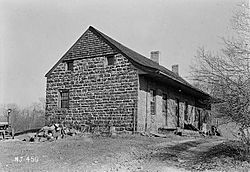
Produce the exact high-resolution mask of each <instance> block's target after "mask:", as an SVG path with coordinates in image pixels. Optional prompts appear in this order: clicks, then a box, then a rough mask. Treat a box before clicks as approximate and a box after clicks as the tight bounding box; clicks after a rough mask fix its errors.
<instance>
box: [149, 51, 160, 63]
mask: <svg viewBox="0 0 250 172" xmlns="http://www.w3.org/2000/svg"><path fill="white" fill-rule="evenodd" d="M150 59H151V60H153V61H154V62H156V63H158V64H159V60H160V51H151V53H150Z"/></svg>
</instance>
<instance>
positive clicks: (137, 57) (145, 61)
mask: <svg viewBox="0 0 250 172" xmlns="http://www.w3.org/2000/svg"><path fill="white" fill-rule="evenodd" d="M89 29H90V30H91V31H92V32H94V33H96V34H97V35H98V36H100V37H101V38H103V39H104V40H105V41H106V43H108V44H109V45H111V46H113V47H114V48H116V49H117V50H118V51H120V52H121V53H122V54H123V55H124V56H126V57H127V58H129V59H130V60H132V61H134V62H136V63H138V64H139V65H142V66H144V67H147V68H151V69H153V70H154V71H155V72H162V73H163V74H164V75H165V76H166V77H169V78H171V79H173V80H175V81H177V82H179V83H181V84H183V85H185V86H187V87H189V88H191V89H194V90H196V91H198V92H200V93H201V94H203V95H206V96H209V95H208V94H207V93H205V92H203V91H201V90H199V89H197V88H196V87H194V86H192V85H191V84H189V83H188V82H187V81H186V80H184V79H183V78H182V77H180V76H179V75H177V74H175V73H174V72H172V71H170V70H169V69H167V68H165V67H164V66H161V65H159V64H158V63H156V62H154V61H153V60H151V59H149V58H147V57H145V56H143V55H141V54H139V53H137V52H135V51H133V50H131V49H130V48H128V47H126V46H124V45H122V44H120V43H119V42H117V41H115V40H114V39H112V38H110V37H109V36H107V35H105V34H104V33H102V32H100V31H99V30H97V29H95V28H94V27H92V26H90V27H89Z"/></svg>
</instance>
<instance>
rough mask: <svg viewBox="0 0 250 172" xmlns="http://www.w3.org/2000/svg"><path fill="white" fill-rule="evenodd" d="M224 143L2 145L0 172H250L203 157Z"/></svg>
mask: <svg viewBox="0 0 250 172" xmlns="http://www.w3.org/2000/svg"><path fill="white" fill-rule="evenodd" d="M224 142H225V140H224V139H222V138H202V137H200V138H190V137H180V136H175V135H169V136H168V137H167V138H159V137H147V136H140V135H123V136H115V137H100V136H99V137H97V136H90V135H82V136H72V137H71V136H68V137H66V138H65V139H61V140H56V141H52V142H49V141H46V142H38V143H31V142H24V141H20V140H18V139H14V140H12V139H11V140H6V141H0V171H60V172H61V171H96V172H99V171H100V172H101V171H109V172H113V171H140V172H142V171H148V172H151V171H152V172H154V171H155V172H156V171H171V172H172V171H173V172H175V171H205V170H210V171H216V170H219V171H248V169H249V170H250V166H249V163H247V162H243V163H239V164H235V163H234V164H233V163H231V162H230V163H228V162H224V161H223V162H222V161H219V160H221V158H220V157H217V158H218V159H214V158H216V157H210V158H209V160H208V159H207V158H206V157H202V156H201V155H205V156H207V157H209V156H208V155H207V154H206V153H208V152H211V150H210V149H211V148H213V147H214V146H216V145H221V144H223V143H224ZM227 159H228V158H227ZM229 159H230V158H229ZM204 160H206V161H204ZM217 161H218V162H219V164H218V163H217ZM244 163H245V164H244ZM208 164H209V165H208ZM228 164H230V165H228ZM232 164H233V165H232Z"/></svg>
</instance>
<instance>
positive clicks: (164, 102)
mask: <svg viewBox="0 0 250 172" xmlns="http://www.w3.org/2000/svg"><path fill="white" fill-rule="evenodd" d="M162 114H163V115H164V118H165V124H166V125H167V124H168V115H167V114H168V98H167V95H166V94H163V95H162Z"/></svg>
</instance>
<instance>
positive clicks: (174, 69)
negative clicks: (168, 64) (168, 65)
mask: <svg viewBox="0 0 250 172" xmlns="http://www.w3.org/2000/svg"><path fill="white" fill-rule="evenodd" d="M172 72H174V73H175V74H176V75H179V65H178V64H176V65H172Z"/></svg>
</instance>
